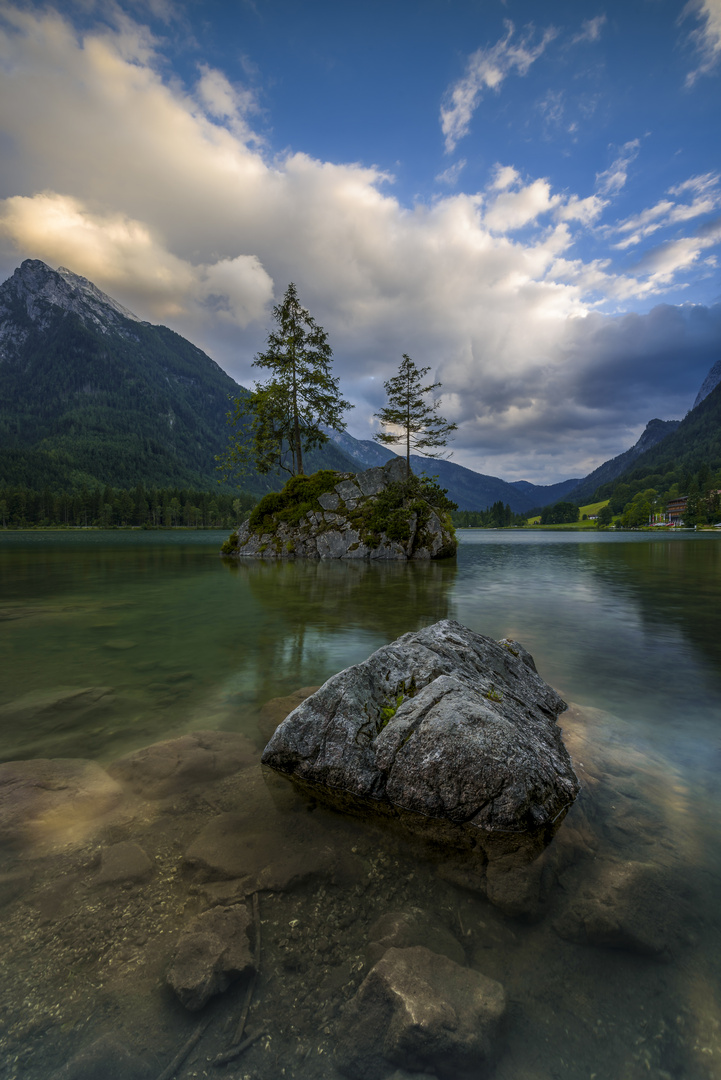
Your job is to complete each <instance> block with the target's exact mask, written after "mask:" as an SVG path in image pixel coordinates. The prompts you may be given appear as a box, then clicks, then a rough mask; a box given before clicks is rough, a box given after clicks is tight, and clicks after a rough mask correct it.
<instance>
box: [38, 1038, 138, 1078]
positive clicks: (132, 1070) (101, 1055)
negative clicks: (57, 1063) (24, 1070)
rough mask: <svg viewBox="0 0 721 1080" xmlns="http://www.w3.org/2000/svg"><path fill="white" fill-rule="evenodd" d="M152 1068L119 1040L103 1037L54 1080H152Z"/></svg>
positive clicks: (70, 1063)
mask: <svg viewBox="0 0 721 1080" xmlns="http://www.w3.org/2000/svg"><path fill="white" fill-rule="evenodd" d="M154 1075H155V1074H154V1072H153V1069H152V1067H151V1065H150V1064H149V1063H148V1062H147V1061H144V1060H143V1058H142V1057H141V1056H140V1055H139V1054H135V1053H133V1051H132V1050H129V1049H128V1047H127V1046H125V1045H124V1044H123V1041H122V1040H121V1039H120V1038H117V1037H114V1036H112V1035H102V1036H101V1037H100V1038H99V1039H96V1040H95V1042H93V1043H91V1045H90V1046H87V1047H86V1048H85V1049H84V1050H81V1051H80V1052H79V1053H77V1054H76V1055H75V1057H73V1058H71V1060H70V1061H69V1062H68V1063H67V1064H66V1065H65V1066H64V1067H63V1068H62V1069H60V1071H59V1072H56V1073H54V1074H53V1076H52V1080H99V1078H100V1077H102V1080H152V1078H153V1076H154Z"/></svg>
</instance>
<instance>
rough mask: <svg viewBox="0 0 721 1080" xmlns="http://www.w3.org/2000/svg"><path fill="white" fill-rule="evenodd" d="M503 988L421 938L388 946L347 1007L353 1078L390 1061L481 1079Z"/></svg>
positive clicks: (457, 1079) (345, 1041)
mask: <svg viewBox="0 0 721 1080" xmlns="http://www.w3.org/2000/svg"><path fill="white" fill-rule="evenodd" d="M505 1007H506V996H505V993H504V990H503V987H502V986H501V984H500V983H498V982H496V981H495V980H494V979H489V978H487V977H486V976H485V975H482V974H481V973H480V972H478V971H471V970H469V969H468V968H464V967H461V966H460V965H459V964H455V963H454V962H453V961H452V960H449V959H448V957H447V956H440V955H438V954H437V953H434V952H431V950H430V949H426V948H424V947H423V946H422V945H417V946H413V947H412V948H409V949H394V948H392V949H389V950H388V951H387V952H386V953H385V955H384V956H383V957H382V959H380V960H379V961H378V963H377V964H376V965H375V966H374V967H373V968H371V970H370V971H369V973H368V975H367V976H366V978H365V979H364V980H363V982H362V983H361V985H360V987H359V988H358V990H357V992H356V994H355V996H354V997H353V998H352V999H351V1000H350V1002H349V1003H348V1005H347V1007H346V1010H345V1014H344V1018H343V1019H344V1024H343V1027H344V1034H343V1036H342V1038H341V1043H340V1046H339V1062H338V1063H339V1066H340V1068H341V1069H342V1071H343V1072H345V1073H346V1074H347V1075H348V1076H350V1077H353V1078H354V1080H383V1078H385V1077H386V1076H387V1074H388V1067H389V1065H390V1066H394V1065H395V1066H400V1067H401V1068H403V1069H406V1070H410V1071H414V1070H417V1071H423V1072H428V1071H432V1072H433V1073H435V1074H436V1075H437V1076H439V1077H441V1078H442V1080H471V1078H473V1080H476V1078H477V1077H478V1076H479V1075H481V1074H482V1072H483V1069H484V1066H485V1067H487V1066H488V1065H489V1064H490V1062H491V1061H492V1060H493V1058H494V1057H495V1054H496V1051H497V1041H498V1035H499V1027H500V1023H501V1019H502V1017H503V1014H504V1011H505Z"/></svg>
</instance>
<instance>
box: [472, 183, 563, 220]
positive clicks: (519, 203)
mask: <svg viewBox="0 0 721 1080" xmlns="http://www.w3.org/2000/svg"><path fill="white" fill-rule="evenodd" d="M560 202H561V196H560V195H551V185H550V184H549V182H548V181H547V180H534V181H533V183H531V184H528V185H527V186H526V187H523V188H520V190H518V191H503V192H502V193H501V194H500V195H498V196H497V197H496V199H495V200H494V201H493V202H492V203H491V204H490V206H489V208H488V210H487V211H486V213H485V215H484V224H485V225H486V226H487V227H488V228H489V229H491V231H492V232H501V233H505V232H513V231H514V230H516V229H520V228H522V227H523V226H524V225H528V224H530V223H531V222H533V221H536V219H537V218H539V217H540V216H541V215H542V214H547V213H548V212H549V211H550V210H553V209H554V207H557V206H558V205H559V204H560Z"/></svg>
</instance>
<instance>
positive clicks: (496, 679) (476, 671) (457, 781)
mask: <svg viewBox="0 0 721 1080" xmlns="http://www.w3.org/2000/svg"><path fill="white" fill-rule="evenodd" d="M565 708H566V705H565V703H564V702H563V701H562V700H561V698H560V697H559V696H558V694H557V693H556V692H555V690H553V689H552V688H551V687H550V686H548V685H547V684H546V683H545V682H543V680H542V679H541V678H540V676H539V675H538V673H537V672H536V668H535V665H534V663H533V659H532V657H531V656H530V655H529V653H527V652H526V651H525V649H523V648H522V646H520V645H518V644H517V643H516V642H513V641H507V640H504V641H501V642H496V641H493V640H492V639H491V638H488V637H484V636H482V635H481V634H476V633H474V632H473V631H472V630H469V629H468V628H467V627H464V626H461V624H460V623H457V622H453V621H450V620H444V621H442V622H439V623H436V624H434V625H433V626H428V627H426V628H425V629H423V630H419V631H417V632H414V633H410V634H405V635H403V637H400V638H398V640H397V641H395V642H393V643H392V644H390V645H386V646H384V647H383V648H381V649H379V650H378V651H377V652H375V653H373V655H372V656H370V657H369V658H368V660H366V661H364V662H363V663H362V664H358V665H356V666H354V667H351V668H347V669H346V670H345V671H342V672H340V673H339V674H338V675H335V676H333V678H331V679H329V680H328V682H326V683H325V684H324V685H323V686H322V687H321V689H320V690H319V691H317V693H315V694H313V695H312V696H311V697H309V698H307V699H306V700H305V701H304V702H302V703H301V704H300V705H299V706H298V708H296V709H295V710H294V711H293V712H292V713H291V714H290V715H289V716H288V717H287V718H286V719H285V720H284V721H283V723H282V724H281V725H280V726H279V727H278V729H277V730H276V732H275V734H274V735H273V737H272V738H271V740H270V742H269V743H268V745H267V746H266V748H265V751H264V753H263V758H262V760H263V763H264V764H265V765H269V766H271V767H272V768H273V769H275V770H277V771H278V772H281V773H285V774H287V775H288V776H289V777H291V778H292V779H293V780H294V781H295V782H296V783H297V784H299V785H300V786H301V787H305V788H307V789H310V790H311V791H312V792H313V793H314V794H317V795H319V796H321V797H322V798H324V799H325V800H327V801H330V802H332V803H334V804H335V805H337V806H340V807H341V808H345V809H350V810H353V811H356V812H361V813H365V812H367V811H368V809H375V810H380V811H382V812H384V813H385V814H387V815H389V816H392V817H395V818H398V819H400V820H401V821H402V822H403V823H404V824H405V825H407V826H409V827H410V828H411V829H412V830H413V831H416V832H420V833H421V835H423V836H424V837H427V838H429V839H435V840H439V841H441V842H443V843H451V844H453V845H455V846H457V847H460V848H477V849H481V850H482V851H483V852H485V854H486V856H487V857H489V858H499V857H507V856H508V855H509V854H511V853H519V854H520V855H522V857H523V858H524V859H525V858H534V857H535V856H536V855H538V854H539V852H540V851H542V850H543V848H544V847H545V845H546V844H547V843H548V842H549V840H550V839H551V837H552V836H553V833H554V832H555V830H556V829H557V828H558V826H559V824H560V822H561V821H562V819H563V817H564V816H565V813H566V811H567V810H568V808H569V807H570V806H571V804H572V803H573V801H574V799H575V798H576V795H577V794H578V791H579V783H578V780H577V778H576V775H575V773H574V771H573V768H572V766H571V760H570V758H569V755H568V753H567V751H566V748H565V747H564V745H563V742H562V740H561V733H560V730H559V728H558V727H557V726H556V718H557V716H558V714H559V713H560V712H561V711H562V710H563V709H565Z"/></svg>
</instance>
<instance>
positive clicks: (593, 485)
mask: <svg viewBox="0 0 721 1080" xmlns="http://www.w3.org/2000/svg"><path fill="white" fill-rule="evenodd" d="M680 423H681V421H680V420H649V422H648V424H646V428H645V430H644V432H643V434H642V435H641V438H640V439H639V440H638V442H637V443H635V444H634V445H633V446H632V447H631V449H630V450H625V451H624V452H623V454H619V455H618V456H617V457H615V458H611V459H610V460H609V461H604V463H603V465H599V466H598V468H597V469H594V470H593V472H591V473H589V474H588V476H585V477H584V478H583V480H581V481H580V483H578V484H577V486H576V487H573V488H572V489H571V490H570V491H568V492H567V495H568V498H569V499H570V500H571V501H572V502H575V503H576V504H577V505H578V506H582V505H583V504H584V503H588V502H591V496H593V495H594V494H595V492H596V491H597V490H598V488H600V487H601V485H603V484H608V483H610V482H611V481H612V480H616V479H618V477H619V476H621V475H622V473H624V472H626V471H627V470H628V469H629V468H630V467H631V466H632V465H633V463H634V462H635V461H636V459H637V458H639V457H641V455H642V454H646V453H648V451H649V450H651V449H652V448H653V447H654V446H657V445H658V443H660V442H661V441H662V440H663V439H665V438H666V436H667V435H670V434H671V433H672V432H674V431H675V430H676V428H677V427H678V426H679V424H680Z"/></svg>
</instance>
